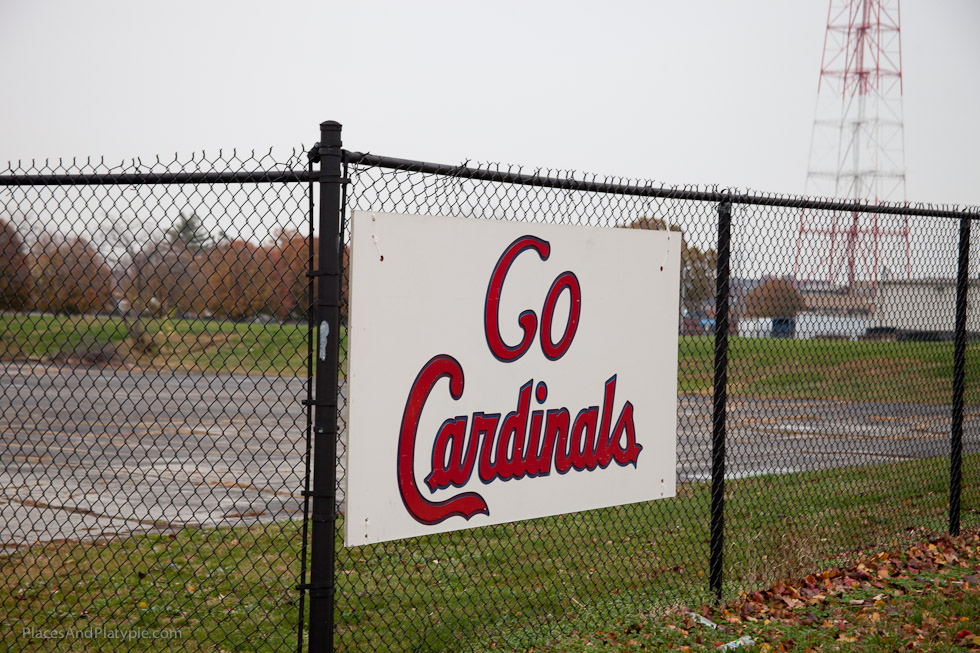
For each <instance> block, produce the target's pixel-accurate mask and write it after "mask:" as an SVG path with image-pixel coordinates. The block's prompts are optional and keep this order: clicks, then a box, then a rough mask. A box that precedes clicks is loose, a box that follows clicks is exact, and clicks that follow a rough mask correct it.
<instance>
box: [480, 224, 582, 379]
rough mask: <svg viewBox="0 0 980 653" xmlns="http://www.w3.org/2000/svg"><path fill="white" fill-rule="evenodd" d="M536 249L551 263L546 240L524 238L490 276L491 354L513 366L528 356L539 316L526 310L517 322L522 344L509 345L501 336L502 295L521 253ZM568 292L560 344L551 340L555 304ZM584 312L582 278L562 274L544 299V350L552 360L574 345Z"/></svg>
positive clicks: (486, 325)
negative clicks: (565, 321) (521, 358)
mask: <svg viewBox="0 0 980 653" xmlns="http://www.w3.org/2000/svg"><path fill="white" fill-rule="evenodd" d="M528 249H533V250H535V251H536V252H537V253H538V256H539V257H541V260H542V261H547V260H548V257H549V256H550V255H551V245H550V244H549V243H548V241H546V240H541V239H540V238H536V237H534V236H521V237H520V238H518V239H517V240H515V241H514V242H512V243H511V244H510V245H509V246H508V247H507V249H505V250H504V253H503V254H502V255H501V256H500V259H499V260H498V261H497V265H496V266H494V268H493V273H492V274H491V275H490V285H489V286H488V287H487V297H486V300H485V301H484V303H483V330H484V332H485V333H486V337H487V345H488V346H489V347H490V352H491V353H492V354H493V355H494V356H495V357H496V358H497V360H500V361H502V362H504V363H511V362H513V361H516V360H517V359H518V358H520V357H521V356H523V355H524V354H526V353H527V350H528V349H529V348H530V347H531V341H532V340H534V332H535V331H536V330H537V328H538V316H537V315H535V314H534V311H532V310H526V311H524V312H522V313H521V314H520V316H518V318H517V323H518V324H520V325H521V330H522V332H523V334H524V335H523V336H522V337H521V342H520V344H518V345H516V346H513V347H511V346H509V345H508V344H507V343H505V342H504V339H503V337H501V335H500V293H501V292H502V290H503V286H504V280H505V279H506V278H507V272H508V271H510V266H511V265H512V264H513V263H514V259H516V258H517V257H518V256H519V255H520V254H521V252H524V251H526V250H528ZM566 289H567V290H568V296H569V310H568V323H567V324H566V325H565V332H564V333H563V334H562V337H561V338H560V339H559V340H558V343H557V344H556V343H553V342H552V341H551V321H552V319H553V318H554V315H555V304H557V303H558V297H559V296H560V295H561V293H562V292H563V291H565V290H566ZM581 313H582V288H581V286H580V285H579V282H578V277H576V276H575V274H574V273H572V272H568V271H566V272H562V273H561V274H559V275H558V277H556V278H555V281H554V282H553V283H552V284H551V290H549V291H548V295H547V297H545V300H544V309H543V310H542V311H541V349H542V351H544V355H545V356H546V357H547V358H548V359H549V360H553V361H554V360H558V359H559V358H561V357H562V356H564V355H565V352H566V351H568V348H569V347H570V346H571V345H572V340H573V339H574V338H575V331H576V330H577V329H578V322H579V317H580V316H581Z"/></svg>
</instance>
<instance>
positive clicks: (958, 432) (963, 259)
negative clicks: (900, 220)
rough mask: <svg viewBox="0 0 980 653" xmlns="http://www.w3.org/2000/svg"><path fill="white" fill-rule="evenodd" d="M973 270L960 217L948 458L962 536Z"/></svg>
mask: <svg viewBox="0 0 980 653" xmlns="http://www.w3.org/2000/svg"><path fill="white" fill-rule="evenodd" d="M969 267H970V218H968V217H965V216H964V217H962V218H960V256H959V268H958V270H957V273H956V332H955V342H956V344H955V348H954V350H953V427H952V432H951V433H950V455H949V534H950V535H959V534H960V484H961V480H962V468H963V386H964V382H965V380H966V379H965V376H966V300H967V293H968V290H969V284H968V283H967V278H968V275H969V270H968V268H969Z"/></svg>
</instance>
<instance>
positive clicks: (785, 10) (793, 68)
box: [0, 0, 980, 204]
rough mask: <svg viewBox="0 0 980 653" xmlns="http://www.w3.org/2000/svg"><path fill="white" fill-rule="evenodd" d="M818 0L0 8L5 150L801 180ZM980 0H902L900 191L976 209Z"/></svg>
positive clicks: (822, 8)
mask: <svg viewBox="0 0 980 653" xmlns="http://www.w3.org/2000/svg"><path fill="white" fill-rule="evenodd" d="M826 17H827V2H826V0H792V1H790V0H740V1H738V2H733V1H725V0H693V1H692V0H688V1H684V0H674V1H673V2H660V1H646V2H639V1H637V2H570V1H568V0H565V1H561V2H551V1H547V2H545V1H531V0H524V1H522V2H507V1H499V0H498V1H495V2H479V3H477V2H467V1H462V0H455V1H452V2H414V1H412V2H410V1H402V2H364V1H351V0H347V1H345V2H326V1H321V2H290V1H277V2H268V1H265V2H253V1H243V0H235V1H231V0H228V1H218V0H214V1H201V0H196V1H186V0H167V2H137V1H133V0H128V1H92V2H71V1H67V0H60V1H58V0H50V1H48V0H37V1H27V0H0V88H2V89H3V91H2V93H3V94H2V102H0V124H2V128H0V166H2V167H6V166H5V165H4V163H3V162H6V161H8V160H16V159H20V158H26V159H30V158H44V157H58V156H68V157H71V156H78V155H81V156H88V155H105V156H106V157H107V158H109V159H116V160H118V159H122V158H123V157H127V158H128V157H132V156H144V157H145V156H148V155H155V154H163V155H171V156H172V155H173V153H174V152H180V153H182V154H187V153H190V152H192V151H198V152H199V151H201V150H202V149H203V150H207V151H209V152H213V151H216V150H217V149H218V148H232V147H238V148H245V149H250V148H258V149H262V150H268V148H269V147H272V146H274V147H276V148H291V147H293V146H296V145H299V144H305V145H307V146H309V145H311V144H312V143H313V142H314V141H315V140H316V139H317V125H318V124H319V122H320V121H322V120H326V119H333V120H338V121H340V122H342V123H343V125H344V144H345V146H346V147H347V148H348V149H352V150H361V151H371V152H375V153H380V154H388V155H391V156H399V157H405V158H416V159H423V160H430V161H436V162H444V163H458V162H461V161H462V160H464V159H469V160H473V161H500V162H506V163H520V164H524V165H529V166H547V167H556V168H562V169H577V170H582V171H589V172H597V173H601V174H615V175H624V176H630V177H638V178H644V179H654V180H657V181H662V182H666V183H672V184H687V183H698V184H709V183H717V184H721V185H723V186H733V187H741V188H751V189H758V190H766V191H778V192H787V193H800V192H803V190H804V183H805V180H806V166H807V156H808V150H809V144H810V132H811V125H812V121H813V111H814V106H815V99H816V89H817V79H818V74H819V67H820V57H821V51H822V47H823V38H824V31H825V24H826ZM978 28H980V2H977V1H976V0H929V1H927V0H907V1H906V2H903V3H902V40H903V65H904V76H905V96H904V108H905V154H906V162H907V171H908V182H907V196H908V199H909V200H911V201H923V202H934V203H951V202H955V203H961V204H977V203H980V183H978V181H980V155H978V150H980V148H978V145H980V125H978V115H980V113H978V109H980V70H978V64H980V39H978V38H977V37H976V33H977V29H978Z"/></svg>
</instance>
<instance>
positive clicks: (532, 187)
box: [336, 155, 980, 651]
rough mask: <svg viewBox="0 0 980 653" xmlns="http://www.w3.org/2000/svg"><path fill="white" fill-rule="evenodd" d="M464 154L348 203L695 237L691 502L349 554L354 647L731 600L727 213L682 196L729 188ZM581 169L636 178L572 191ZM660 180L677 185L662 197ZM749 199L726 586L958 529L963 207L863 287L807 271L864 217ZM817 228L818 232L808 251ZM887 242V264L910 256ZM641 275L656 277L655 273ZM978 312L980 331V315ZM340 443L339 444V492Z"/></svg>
mask: <svg viewBox="0 0 980 653" xmlns="http://www.w3.org/2000/svg"><path fill="white" fill-rule="evenodd" d="M357 156H359V155H355V158H356V157H357ZM466 167H469V168H470V169H472V168H473V167H474V166H461V167H460V168H459V169H458V172H459V173H460V174H454V173H453V171H451V170H447V171H446V172H445V173H441V174H436V173H433V172H430V171H422V170H423V168H424V166H423V164H418V166H413V165H412V164H411V163H410V162H401V163H398V162H395V161H394V160H393V161H392V162H391V163H389V164H388V165H363V164H351V165H350V166H349V167H348V172H347V176H349V177H350V179H351V185H350V187H349V190H348V195H347V206H346V208H347V209H348V210H371V211H383V212H392V213H409V214H432V215H446V216H460V217H466V218H472V219H482V220H515V221H525V222H544V223H551V224H569V225H590V226H599V227H610V228H642V229H668V228H669V229H676V230H680V231H681V232H682V233H683V236H684V241H683V247H682V281H681V289H680V292H681V307H682V308H681V315H680V316H678V328H679V333H680V334H681V335H680V348H679V351H678V362H679V370H678V375H679V376H678V389H679V395H678V413H677V419H678V425H677V461H678V462H677V474H678V479H677V480H678V490H677V497H676V498H674V499H669V500H665V501H657V502H652V503H646V504H637V505H630V506H623V507H618V508H610V509H602V510H592V511H587V512H582V513H576V514H568V515H562V516H559V517H551V518H544V519H536V520H530V521H526V522H521V523H515V524H509V525H504V526H495V527H489V528H482V529H476V530H466V531H460V532H456V533H449V534H443V535H434V536H427V537H420V538H413V539H411V540H407V541H401V542H390V543H384V544H377V545H371V546H364V547H357V548H353V549H344V548H341V547H339V546H338V548H337V551H336V555H337V569H338V573H337V583H338V585H337V614H338V615H339V617H338V627H337V628H338V630H337V641H338V642H339V643H340V647H341V649H342V650H365V651H366V650H396V649H397V650H428V649H437V650H486V649H489V648H501V649H504V650H511V649H519V650H528V649H532V648H534V647H535V646H540V645H542V644H545V643H547V642H548V641H550V640H553V639H555V638H559V637H561V636H562V635H563V634H567V633H570V632H572V631H579V632H582V631H587V629H588V628H590V627H591V628H602V627H604V626H607V625H608V624H610V623H617V622H616V620H617V619H627V620H628V619H629V618H635V615H637V614H640V613H647V612H651V611H652V612H656V611H658V610H664V609H667V608H669V607H671V606H674V605H678V604H684V605H698V604H700V603H701V602H705V601H710V600H712V599H713V595H712V594H710V593H709V591H708V574H709V569H708V561H709V524H710V504H711V501H710V482H711V436H712V427H713V413H712V387H713V379H714V375H715V368H714V338H713V334H714V326H715V319H716V315H715V299H716V296H715V288H716V286H715V283H716V279H715V266H716V263H717V252H716V249H717V247H718V242H717V239H718V213H717V208H718V207H717V201H711V202H709V201H696V200H688V199H680V197H681V196H685V197H690V194H691V193H697V192H704V193H709V194H710V193H716V194H717V193H718V189H717V188H698V187H683V188H668V187H663V186H655V185H653V184H650V183H643V182H636V181H633V180H627V179H619V178H598V177H594V176H589V175H581V174H576V173H572V172H567V171H555V170H533V171H527V170H523V169H520V168H517V167H506V166H500V165H495V164H490V165H479V166H475V168H476V169H478V170H482V171H488V172H489V173H491V174H496V173H502V174H509V175H512V176H514V177H516V176H518V175H527V176H526V177H524V178H522V179H521V180H520V181H519V182H518V183H503V182H500V181H493V180H485V179H482V178H473V177H474V175H472V174H470V173H469V172H467V174H462V172H463V170H464V168H466ZM570 183H575V184H578V183H585V184H591V185H592V187H599V186H603V185H620V186H621V187H623V188H624V189H625V190H623V191H622V192H591V191H588V190H584V191H583V190H570V189H569V188H568V186H569V185H570ZM654 188H655V189H656V190H657V194H658V195H659V197H651V196H649V194H648V192H647V191H649V190H650V189H654ZM630 189H632V190H630ZM730 195H731V196H733V197H734V196H738V197H741V198H742V199H744V198H745V197H747V196H745V195H739V194H737V193H734V192H733V193H731V194H730ZM722 196H723V197H724V195H722ZM752 197H754V198H756V199H757V201H756V202H755V203H740V202H737V203H735V204H734V206H733V217H732V228H731V232H732V236H731V245H730V252H729V254H730V258H731V279H730V283H729V293H730V296H729V304H730V313H729V314H730V318H729V325H730V326H729V329H730V331H729V333H730V337H729V348H728V384H727V387H728V393H727V394H728V399H727V404H726V408H727V461H726V462H727V469H726V479H727V486H726V493H725V497H726V505H725V513H724V517H725V546H724V561H725V569H724V579H725V584H724V587H723V596H726V597H730V596H733V595H735V594H736V593H737V592H739V591H741V590H746V589H750V588H752V589H758V588H761V587H764V586H766V585H767V584H768V583H772V582H774V581H776V580H779V579H783V578H787V577H790V576H793V575H799V574H807V573H811V572H813V571H817V570H820V569H823V568H827V567H830V566H833V565H838V564H842V563H843V562H845V561H846V560H849V559H852V558H854V557H856V556H858V555H859V554H860V553H861V552H863V551H866V550H868V549H873V548H877V547H890V546H894V545H897V543H898V541H899V540H905V539H907V538H909V537H913V536H921V531H922V530H925V531H928V532H941V531H943V530H945V529H946V528H947V526H948V521H947V518H948V500H949V481H950V479H949V434H950V401H951V397H952V361H953V343H952V341H951V340H950V338H951V336H952V331H953V314H954V313H953V309H954V306H955V296H956V289H955V285H956V284H955V280H956V272H957V268H956V266H957V233H956V232H957V226H958V224H957V221H956V220H955V219H950V218H937V217H925V216H915V215H914V213H915V212H916V211H919V210H921V209H928V208H931V207H916V208H910V209H909V212H910V216H909V217H908V218H907V222H908V224H909V231H908V234H909V235H908V246H909V250H910V252H911V254H910V259H909V260H910V263H909V266H908V267H909V269H907V270H906V271H905V274H900V273H899V271H898V270H895V269H894V266H895V263H894V261H893V259H895V258H898V259H901V256H902V254H903V253H902V252H898V254H897V255H895V256H892V257H891V258H889V259H888V261H889V264H890V265H892V266H893V268H892V269H891V270H890V271H888V272H886V273H885V274H882V268H883V267H884V264H882V265H880V266H879V269H878V283H871V280H870V279H868V276H867V274H865V273H863V272H861V271H860V270H859V272H858V273H857V274H856V279H855V280H854V281H853V282H852V283H850V284H849V285H848V284H847V283H846V282H844V283H842V282H841V277H840V271H839V270H837V271H835V274H836V275H837V276H836V277H834V278H831V279H829V280H827V279H823V280H822V279H821V278H820V277H819V276H818V275H817V274H814V275H813V277H812V278H807V279H805V280H804V279H802V276H800V277H798V279H799V280H798V281H794V276H793V274H794V272H798V271H799V270H802V269H806V270H808V269H817V268H820V267H821V266H822V265H825V263H826V261H825V260H821V259H827V258H828V256H827V253H826V252H822V251H821V249H820V248H821V247H830V246H832V245H831V244H830V242H829V241H830V238H831V235H830V234H828V235H827V241H828V242H827V243H817V242H813V240H814V238H813V233H812V232H813V229H814V226H813V225H814V224H818V223H819V222H820V221H821V220H823V221H829V223H830V224H832V225H835V224H841V225H845V226H844V227H841V228H840V229H839V232H840V233H838V234H836V235H834V238H837V239H838V242H837V243H836V244H835V245H833V246H836V247H847V238H848V234H847V229H846V227H847V226H848V225H849V222H848V221H850V220H852V219H853V218H854V217H855V216H854V215H852V213H847V214H846V215H844V216H843V217H842V215H841V214H840V212H833V211H823V212H819V211H809V210H807V211H804V210H803V209H800V208H788V207H784V206H772V205H769V204H771V203H772V202H774V201H775V202H776V203H780V204H787V203H789V204H791V203H794V202H797V201H798V202H799V203H801V204H802V203H805V201H806V200H807V199H808V198H789V197H765V196H761V195H753V196H752ZM868 209H869V212H868V213H866V214H865V213H861V214H860V215H858V216H857V217H858V218H859V219H860V221H861V224H862V229H863V225H864V224H865V223H869V224H870V223H873V222H874V221H875V220H876V219H877V218H876V217H875V214H874V213H872V212H870V211H873V210H874V207H868ZM855 215H856V214H855ZM889 219H890V220H892V221H895V220H899V221H901V220H906V218H889ZM882 222H884V219H882ZM801 226H802V227H803V228H801ZM801 234H806V235H807V237H808V239H809V240H810V241H811V242H808V243H804V244H803V245H802V246H800V248H799V250H798V249H797V241H798V240H802V238H801V237H800V236H801ZM347 237H348V238H349V234H347ZM861 237H862V238H865V237H866V236H865V235H863V233H862V234H861ZM882 241H884V239H882ZM348 242H349V240H348ZM879 253H880V254H882V261H884V260H885V257H884V254H885V253H888V254H889V255H890V256H891V255H892V254H893V252H891V250H888V251H887V252H886V251H885V250H884V249H882V250H880V252H879ZM831 258H832V257H831ZM837 258H838V259H839V258H840V257H839V256H838V257H837ZM974 260H976V259H975V257H974ZM801 262H802V264H801ZM860 264H861V262H860V261H858V265H860ZM794 266H795V267H794ZM976 269H980V268H976ZM844 274H845V275H846V271H845V272H844ZM623 283H624V284H635V285H637V286H638V287H642V284H643V283H644V280H642V279H624V280H623ZM971 292H972V291H971ZM886 300H887V311H890V313H887V311H886V307H885V306H884V305H883V302H885V301H886ZM973 306H974V302H973V301H972V296H971V310H973V309H972V307H973ZM876 309H877V310H876ZM886 313H887V315H886ZM971 315H972V314H971ZM971 320H972V321H971V322H970V325H972V327H970V328H969V330H970V332H971V334H972V335H976V334H977V333H980V321H977V318H975V317H971ZM621 327H622V330H621V331H620V332H618V333H616V334H615V335H614V336H612V337H625V338H637V339H642V338H643V337H644V334H643V332H642V328H641V327H640V326H639V325H621ZM975 356H976V350H975V345H971V346H970V348H969V349H968V353H967V368H968V373H967V377H966V411H965V420H964V452H965V457H964V474H963V515H964V525H965V526H967V527H968V526H969V525H973V526H975V525H976V523H977V520H976V514H977V508H978V507H980V488H978V480H980V479H978V476H977V473H976V472H977V466H978V463H980V456H978V452H980V433H978V426H980V419H978V417H980V409H978V408H977V402H978V399H980V394H978V393H980V384H978V383H977V381H976V378H977V377H976V375H975V368H976V365H977V364H978V361H977V360H976V358H975ZM342 365H343V363H342ZM341 413H342V414H341V419H342V431H343V432H342V436H341V438H342V441H343V442H346V429H345V428H344V427H345V424H344V423H343V420H344V418H345V413H344V411H343V410H342V411H341ZM343 453H344V452H343V447H341V450H340V451H339V454H338V455H339V459H338V470H339V471H338V476H339V477H340V478H339V479H338V482H339V485H340V487H342V486H343V473H344V469H343ZM340 509H341V511H342V510H343V506H342V505H341V506H340ZM340 523H341V525H340V526H339V527H338V528H339V529H340V528H342V522H340ZM338 536H339V532H338ZM622 623H624V624H625V623H628V621H623V622H622Z"/></svg>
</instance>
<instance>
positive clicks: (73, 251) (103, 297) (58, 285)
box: [33, 236, 113, 314]
mask: <svg viewBox="0 0 980 653" xmlns="http://www.w3.org/2000/svg"><path fill="white" fill-rule="evenodd" d="M34 261H35V263H34V268H33V277H34V287H35V296H36V299H35V302H34V304H35V308H37V310H39V311H45V312H51V313H66V314H75V313H94V312H100V311H104V310H106V309H107V308H108V307H109V306H110V305H111V303H112V290H113V283H112V271H111V270H110V269H109V266H108V265H106V264H105V261H104V259H103V258H102V256H101V255H100V254H99V252H98V250H97V249H96V248H95V247H94V246H93V245H92V243H90V242H89V241H88V240H86V239H85V238H83V237H81V236H71V237H68V238H59V237H50V236H49V237H47V238H43V239H42V240H40V241H39V242H38V244H37V245H36V246H35V251H34Z"/></svg>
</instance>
